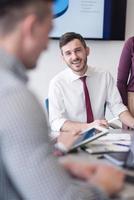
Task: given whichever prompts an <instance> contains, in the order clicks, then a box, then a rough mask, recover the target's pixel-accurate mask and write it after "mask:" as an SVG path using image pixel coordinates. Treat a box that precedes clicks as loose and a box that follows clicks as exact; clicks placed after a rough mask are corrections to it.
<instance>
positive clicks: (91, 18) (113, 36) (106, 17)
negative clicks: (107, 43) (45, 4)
mask: <svg viewBox="0 0 134 200" xmlns="http://www.w3.org/2000/svg"><path fill="white" fill-rule="evenodd" d="M126 5H127V0H57V1H55V4H54V7H53V11H54V19H53V23H54V28H53V30H52V32H51V33H50V38H54V39H58V38H59V37H60V36H61V35H62V34H64V33H65V32H76V33H80V34H81V35H82V36H83V37H84V38H85V39H98V40H124V38H125V21H126Z"/></svg>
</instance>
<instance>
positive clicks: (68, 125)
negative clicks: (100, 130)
mask: <svg viewBox="0 0 134 200" xmlns="http://www.w3.org/2000/svg"><path fill="white" fill-rule="evenodd" d="M90 126H92V123H90V124H88V123H84V122H75V121H70V120H67V121H65V122H64V124H63V126H62V127H61V131H69V132H82V131H83V130H84V129H86V128H89V127H90Z"/></svg>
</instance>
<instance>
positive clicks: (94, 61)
mask: <svg viewBox="0 0 134 200" xmlns="http://www.w3.org/2000/svg"><path fill="white" fill-rule="evenodd" d="M133 19H134V0H128V5H127V18H126V39H127V38H128V37H130V36H132V35H134V21H133ZM87 44H88V46H90V49H91V54H90V56H89V57H88V63H89V65H92V66H95V67H99V68H103V69H104V70H108V71H110V72H111V74H112V75H113V76H114V78H115V79H116V74H117V66H118V61H119V57H120V53H121V50H122V47H123V44H124V41H93V40H91V41H89V40H88V41H87ZM64 68H65V64H64V63H63V61H62V59H61V57H60V51H59V47H58V40H51V41H50V45H49V49H48V51H47V52H45V53H43V54H42V55H41V57H40V59H39V61H38V67H37V69H36V70H34V71H33V72H30V73H29V76H30V82H29V86H30V88H31V89H32V90H33V91H34V92H35V93H36V95H37V96H38V97H39V99H40V100H41V101H44V99H45V97H47V94H48V86H49V81H50V80H51V78H52V77H53V76H54V75H55V74H57V73H58V72H59V71H61V70H63V69H64Z"/></svg>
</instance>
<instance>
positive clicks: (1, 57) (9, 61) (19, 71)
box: [0, 48, 28, 82]
mask: <svg viewBox="0 0 134 200" xmlns="http://www.w3.org/2000/svg"><path fill="white" fill-rule="evenodd" d="M0 69H6V70H9V71H12V72H13V73H14V74H15V75H16V76H17V77H19V78H20V79H21V80H22V81H23V82H27V81H28V76H27V75H26V68H25V66H24V65H23V64H22V63H21V62H20V61H19V60H18V59H17V58H16V57H15V56H14V55H11V54H9V53H8V52H6V51H5V50H4V49H2V48H0Z"/></svg>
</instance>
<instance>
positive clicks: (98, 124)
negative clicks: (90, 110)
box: [89, 119, 109, 128]
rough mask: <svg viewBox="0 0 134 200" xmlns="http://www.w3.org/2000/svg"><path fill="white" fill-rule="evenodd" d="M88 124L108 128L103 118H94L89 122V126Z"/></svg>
mask: <svg viewBox="0 0 134 200" xmlns="http://www.w3.org/2000/svg"><path fill="white" fill-rule="evenodd" d="M90 126H101V127H104V128H108V127H109V125H108V121H107V120H105V119H102V120H101V119H98V120H94V121H93V122H92V123H90V124H89V127H90Z"/></svg>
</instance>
